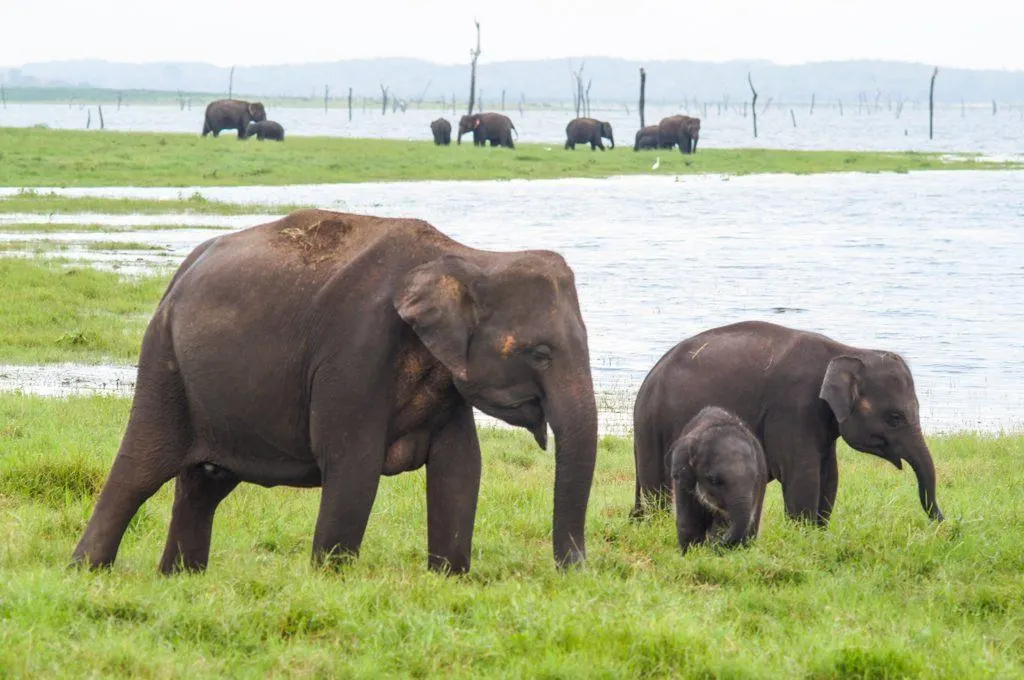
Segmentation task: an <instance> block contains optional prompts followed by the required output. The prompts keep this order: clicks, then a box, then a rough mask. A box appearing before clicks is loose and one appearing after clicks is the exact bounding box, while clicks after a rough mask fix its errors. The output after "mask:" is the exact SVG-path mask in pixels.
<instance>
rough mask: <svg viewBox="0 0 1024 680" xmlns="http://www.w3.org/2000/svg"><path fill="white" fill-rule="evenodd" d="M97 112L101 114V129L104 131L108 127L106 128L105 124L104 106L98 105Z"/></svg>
mask: <svg viewBox="0 0 1024 680" xmlns="http://www.w3.org/2000/svg"><path fill="white" fill-rule="evenodd" d="M96 110H97V111H98V112H99V114H100V129H101V130H102V129H103V128H104V127H106V126H105V125H104V124H103V106H102V105H100V104H97V105H96Z"/></svg>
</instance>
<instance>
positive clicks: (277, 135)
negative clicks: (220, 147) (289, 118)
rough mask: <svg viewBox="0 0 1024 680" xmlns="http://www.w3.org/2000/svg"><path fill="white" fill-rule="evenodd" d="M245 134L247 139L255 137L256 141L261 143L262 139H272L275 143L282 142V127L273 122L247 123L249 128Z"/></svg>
mask: <svg viewBox="0 0 1024 680" xmlns="http://www.w3.org/2000/svg"><path fill="white" fill-rule="evenodd" d="M245 134H246V136H247V137H252V136H253V135H256V139H258V140H260V141H261V142H262V141H263V140H264V139H272V140H274V141H277V142H283V141H284V127H282V126H281V124H280V123H278V122H277V121H275V120H261V121H260V122H258V123H256V122H253V123H249V128H248V129H247V130H246V133H245Z"/></svg>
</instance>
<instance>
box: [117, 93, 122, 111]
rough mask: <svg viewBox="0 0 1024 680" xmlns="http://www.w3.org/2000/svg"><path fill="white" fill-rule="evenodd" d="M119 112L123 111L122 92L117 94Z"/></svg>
mask: <svg viewBox="0 0 1024 680" xmlns="http://www.w3.org/2000/svg"><path fill="white" fill-rule="evenodd" d="M117 110H118V111H120V110H121V93H120V92H118V93H117Z"/></svg>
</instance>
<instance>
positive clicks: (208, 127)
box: [203, 99, 267, 139]
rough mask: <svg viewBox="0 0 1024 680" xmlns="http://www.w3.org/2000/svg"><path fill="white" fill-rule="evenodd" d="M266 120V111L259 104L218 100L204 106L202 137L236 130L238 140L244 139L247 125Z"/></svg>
mask: <svg viewBox="0 0 1024 680" xmlns="http://www.w3.org/2000/svg"><path fill="white" fill-rule="evenodd" d="M266 119H267V111H266V109H264V108H263V104H261V103H260V102H244V101H242V100H240V99H218V100H217V101H215V102H210V103H209V104H208V105H207V106H206V114H205V116H204V117H203V137H205V136H206V135H208V134H210V133H211V132H212V133H213V136H214V137H218V136H220V133H221V131H222V130H238V138H239V139H245V138H246V137H247V133H248V130H249V123H251V122H253V121H255V122H257V123H259V122H261V121H264V120H266Z"/></svg>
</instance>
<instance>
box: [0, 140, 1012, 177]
mask: <svg viewBox="0 0 1024 680" xmlns="http://www.w3.org/2000/svg"><path fill="white" fill-rule="evenodd" d="M426 132H427V131H426V130H425V131H424V140H422V141H415V142H407V141H401V140H384V139H344V138H337V137H289V138H288V139H287V140H286V141H285V142H284V143H271V142H263V143H260V142H258V141H256V140H254V139H251V140H248V141H246V142H239V141H237V140H236V139H234V138H232V137H231V136H226V137H221V138H220V139H213V138H212V137H210V138H206V139H201V138H200V137H199V135H198V134H195V135H186V134H154V133H118V132H98V131H93V132H88V131H64V130H40V129H32V128H6V129H0V186H19V187H45V186H59V187H89V186H237V185H284V184H307V183H309V184H316V183H331V182H369V181H404V180H469V179H490V180H502V179H517V178H524V179H544V178H558V177H608V176H612V175H629V174H643V173H651V172H655V171H652V169H651V166H652V164H653V162H654V159H655V157H660V158H661V163H660V166H659V169H658V170H657V171H656V173H657V174H661V175H670V176H671V175H679V174H699V173H726V174H751V173H802V174H807V173H822V172H852V171H856V172H908V171H910V170H934V169H994V168H999V169H1003V168H1016V167H1020V164H1013V163H996V162H988V161H981V160H977V159H975V158H974V157H972V156H967V155H962V156H954V157H946V156H945V155H942V154H924V153H909V152H908V153H882V152H856V151H788V150H769V149H706V150H705V149H702V150H701V151H700V153H697V154H695V155H693V156H683V155H682V154H680V153H678V152H676V151H672V152H669V151H662V152H643V153H634V152H633V150H632V147H630V146H628V145H626V144H624V145H622V146H619V147H618V148H616V149H615V150H614V151H606V152H604V153H601V152H596V153H594V152H591V151H589V150H586V149H577V150H576V151H574V152H568V151H564V150H563V149H562V148H561V146H560V145H558V144H530V143H526V142H524V143H522V144H520V145H519V146H518V147H517V148H516V149H515V150H514V151H510V150H508V149H492V148H489V147H488V148H483V149H481V148H475V147H473V146H472V145H471V144H463V145H461V146H457V145H453V146H451V147H435V146H434V145H433V144H432V143H431V142H430V141H429V138H428V137H427V135H426ZM623 141H624V142H626V141H628V140H623Z"/></svg>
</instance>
